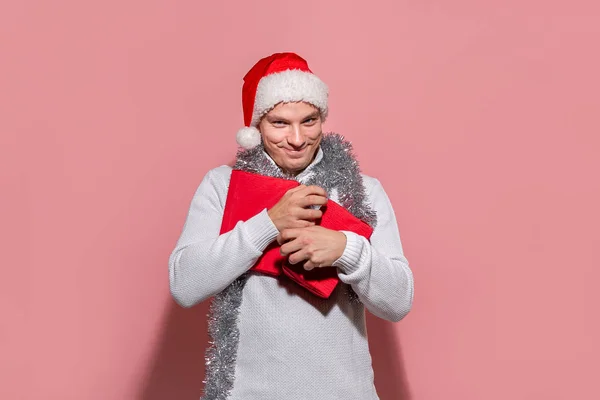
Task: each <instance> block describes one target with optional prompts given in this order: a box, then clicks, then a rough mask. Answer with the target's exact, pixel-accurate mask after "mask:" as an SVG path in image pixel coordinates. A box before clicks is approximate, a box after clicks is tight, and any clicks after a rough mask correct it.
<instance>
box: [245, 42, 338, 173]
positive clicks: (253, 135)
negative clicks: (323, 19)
mask: <svg viewBox="0 0 600 400" xmlns="http://www.w3.org/2000/svg"><path fill="white" fill-rule="evenodd" d="M328 94H329V90H328V88H327V85H325V83H323V82H322V81H321V80H320V79H319V78H318V77H317V76H316V75H314V74H313V73H312V71H311V70H310V69H309V67H308V64H307V62H306V61H305V60H304V59H303V58H302V57H300V56H298V55H297V54H294V53H275V54H273V55H271V56H269V57H265V58H263V59H261V60H259V61H258V62H257V63H256V64H255V65H254V66H253V67H252V68H251V69H250V71H248V73H247V74H246V76H244V86H243V88H242V106H243V110H244V123H245V127H244V128H242V129H240V130H239V131H238V134H237V142H238V144H239V145H240V146H242V147H244V148H247V149H248V148H252V147H255V146H258V145H260V144H261V143H262V144H263V145H264V148H265V150H266V151H267V153H268V154H269V155H270V156H271V158H273V160H274V161H275V162H276V163H277V165H279V166H280V167H281V168H282V169H284V170H285V171H287V172H289V173H294V174H297V173H299V172H301V171H302V170H303V169H304V168H306V167H307V166H308V165H309V164H310V162H311V161H312V160H313V159H314V156H315V154H316V151H317V150H318V148H319V144H320V142H321V136H322V130H321V124H322V122H324V121H325V119H326V117H327V113H328V107H327V100H328Z"/></svg>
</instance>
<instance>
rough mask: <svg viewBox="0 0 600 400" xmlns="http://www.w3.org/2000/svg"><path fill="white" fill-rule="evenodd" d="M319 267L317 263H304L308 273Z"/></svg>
mask: <svg viewBox="0 0 600 400" xmlns="http://www.w3.org/2000/svg"><path fill="white" fill-rule="evenodd" d="M318 267H319V266H318V265H317V264H315V263H313V262H312V261H310V260H308V261H307V262H305V263H304V269H305V270H307V271H310V270H312V269H313V268H318Z"/></svg>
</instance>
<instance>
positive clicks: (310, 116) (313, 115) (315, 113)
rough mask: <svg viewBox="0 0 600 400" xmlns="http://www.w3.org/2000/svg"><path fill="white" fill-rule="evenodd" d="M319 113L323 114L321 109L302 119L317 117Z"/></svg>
mask: <svg viewBox="0 0 600 400" xmlns="http://www.w3.org/2000/svg"><path fill="white" fill-rule="evenodd" d="M319 114H321V112H320V111H315V112H313V113H312V114H308V115H307V116H306V117H304V118H303V119H302V120H305V119H309V118H317V117H318V116H319Z"/></svg>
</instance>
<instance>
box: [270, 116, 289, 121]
mask: <svg viewBox="0 0 600 400" xmlns="http://www.w3.org/2000/svg"><path fill="white" fill-rule="evenodd" d="M267 119H268V120H269V121H285V122H287V120H286V119H285V118H283V117H280V116H279V115H277V114H267Z"/></svg>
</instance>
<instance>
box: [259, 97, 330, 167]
mask: <svg viewBox="0 0 600 400" xmlns="http://www.w3.org/2000/svg"><path fill="white" fill-rule="evenodd" d="M258 130H259V131H260V134H261V137H262V142H263V146H264V148H265V150H266V152H267V153H268V154H269V155H270V156H271V158H272V159H273V161H275V163H276V164H277V165H279V167H280V168H281V169H283V170H284V171H285V172H287V173H289V174H291V175H297V174H298V173H300V172H302V170H304V169H305V168H306V167H308V165H309V164H310V163H311V161H312V160H313V159H314V157H315V154H316V152H317V150H318V149H319V144H320V143H321V137H322V136H323V131H322V128H321V111H320V110H319V109H318V108H316V107H315V106H313V105H311V104H308V103H305V102H291V103H279V104H278V105H277V106H275V108H273V109H272V110H271V111H269V112H268V113H267V114H265V116H264V117H263V118H262V119H261V121H260V123H259V125H258Z"/></svg>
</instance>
